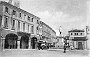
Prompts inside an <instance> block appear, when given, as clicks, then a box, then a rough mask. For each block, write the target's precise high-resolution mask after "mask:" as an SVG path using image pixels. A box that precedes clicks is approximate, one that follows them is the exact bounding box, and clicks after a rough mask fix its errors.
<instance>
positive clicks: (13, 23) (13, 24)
mask: <svg viewBox="0 0 90 57" xmlns="http://www.w3.org/2000/svg"><path fill="white" fill-rule="evenodd" d="M11 23H12V30H15V20H14V19H13V20H12V22H11Z"/></svg>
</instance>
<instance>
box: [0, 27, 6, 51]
mask: <svg viewBox="0 0 90 57" xmlns="http://www.w3.org/2000/svg"><path fill="white" fill-rule="evenodd" d="M0 30H1V47H2V49H3V51H4V41H5V38H4V37H3V35H2V31H3V28H2V27H1V29H0Z"/></svg>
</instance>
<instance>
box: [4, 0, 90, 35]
mask: <svg viewBox="0 0 90 57" xmlns="http://www.w3.org/2000/svg"><path fill="white" fill-rule="evenodd" d="M3 1H8V0H3ZM13 1H16V0H13ZM18 1H20V8H22V9H24V10H26V11H28V12H30V13H32V14H34V15H36V16H38V17H40V18H41V19H40V20H41V21H43V22H45V23H46V24H48V25H49V26H50V27H51V28H52V29H53V30H55V31H56V35H59V27H60V26H61V28H62V34H63V35H67V34H68V31H69V30H71V29H85V26H86V25H87V24H86V23H87V14H88V12H89V11H88V9H89V7H88V4H87V2H89V0H18Z"/></svg>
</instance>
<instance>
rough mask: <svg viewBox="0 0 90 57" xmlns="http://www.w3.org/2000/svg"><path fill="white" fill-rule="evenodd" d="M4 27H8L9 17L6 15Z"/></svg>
mask: <svg viewBox="0 0 90 57" xmlns="http://www.w3.org/2000/svg"><path fill="white" fill-rule="evenodd" d="M4 28H8V17H6V16H5V20H4Z"/></svg>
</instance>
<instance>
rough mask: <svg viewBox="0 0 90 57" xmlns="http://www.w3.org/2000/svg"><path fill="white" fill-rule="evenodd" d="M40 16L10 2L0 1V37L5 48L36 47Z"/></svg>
mask: <svg viewBox="0 0 90 57" xmlns="http://www.w3.org/2000/svg"><path fill="white" fill-rule="evenodd" d="M39 20H40V18H39V17H37V16H35V15H33V14H31V13H29V12H27V11H25V10H23V9H21V8H20V7H16V6H14V5H12V4H11V3H8V2H3V1H1V2H0V39H1V46H2V48H4V49H17V48H21V49H28V48H36V44H35V40H36V41H37V40H38V39H37V35H38V34H39V32H38V26H39Z"/></svg>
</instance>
